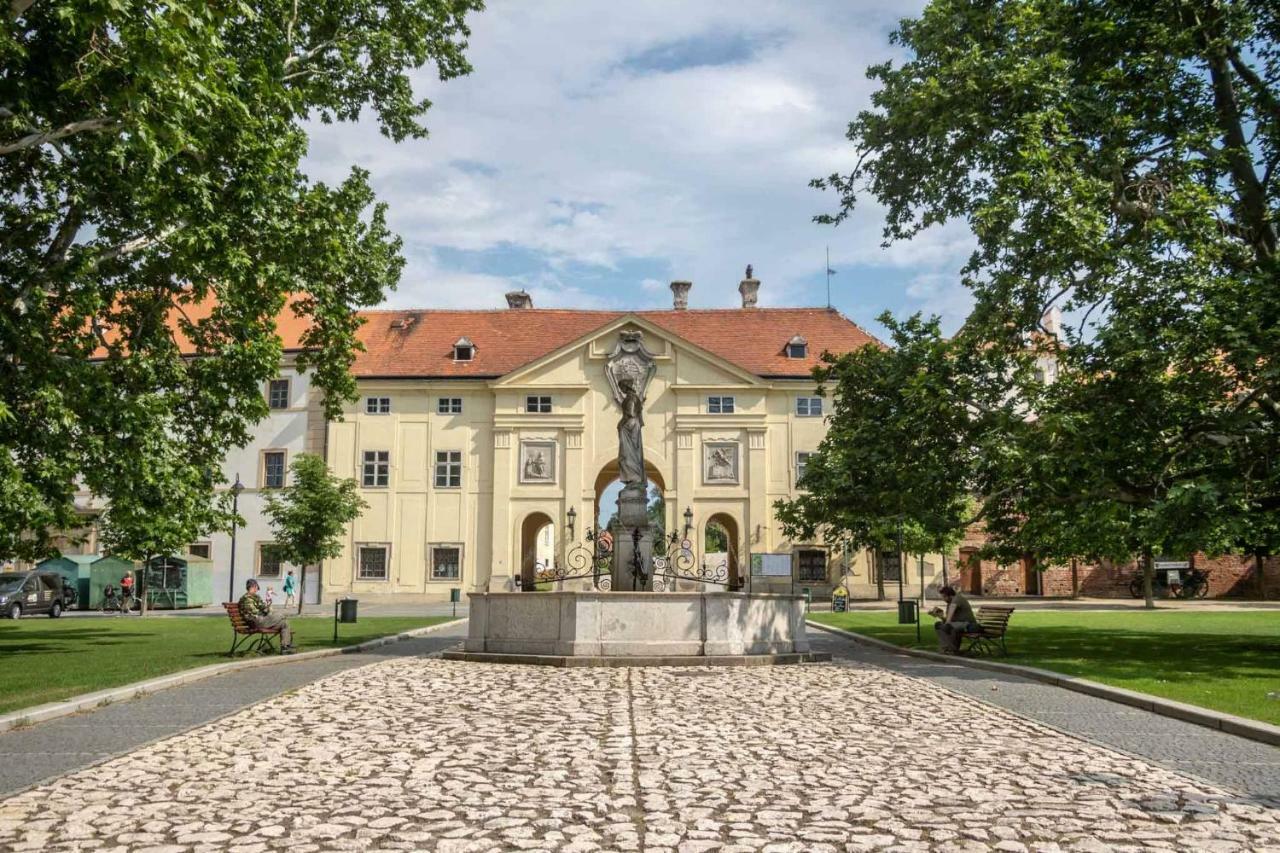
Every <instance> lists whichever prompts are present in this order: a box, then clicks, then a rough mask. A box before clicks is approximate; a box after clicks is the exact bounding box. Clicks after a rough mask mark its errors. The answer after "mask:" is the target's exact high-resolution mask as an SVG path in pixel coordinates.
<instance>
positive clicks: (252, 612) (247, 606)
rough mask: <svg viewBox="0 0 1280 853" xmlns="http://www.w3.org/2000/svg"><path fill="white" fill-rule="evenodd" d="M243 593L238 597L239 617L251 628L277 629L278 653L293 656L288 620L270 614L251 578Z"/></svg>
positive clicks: (269, 606) (275, 614)
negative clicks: (278, 633) (278, 637)
mask: <svg viewBox="0 0 1280 853" xmlns="http://www.w3.org/2000/svg"><path fill="white" fill-rule="evenodd" d="M244 588H245V593H244V595H242V596H240V615H241V616H243V617H244V621H246V622H248V623H249V626H250V627H252V628H279V629H280V653H281V654H284V655H288V654H293V630H292V629H291V628H290V627H289V620H288V619H286V618H285V616H284V614H283V613H272V612H271V605H270V604H267V603H266V602H265V601H263V600H262V598H261V597H259V595H258V582H257V581H256V580H254V579H253V578H249V580H247V581H245V584H244Z"/></svg>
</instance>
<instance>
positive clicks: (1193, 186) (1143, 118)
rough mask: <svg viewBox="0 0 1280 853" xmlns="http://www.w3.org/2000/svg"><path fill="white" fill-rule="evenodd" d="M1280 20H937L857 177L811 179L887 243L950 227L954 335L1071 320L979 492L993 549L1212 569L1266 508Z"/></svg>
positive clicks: (860, 144) (1024, 10)
mask: <svg viewBox="0 0 1280 853" xmlns="http://www.w3.org/2000/svg"><path fill="white" fill-rule="evenodd" d="M1278 36H1280V11H1278V10H1277V7H1276V6H1275V4H1273V3H1264V2H1258V1H1256V0H1239V2H1231V0H1197V2H1181V0H1180V1H1179V2H1174V0H1157V2H1151V3H1142V4H1134V3H1124V2H1119V0H1104V2H1097V3H1084V4H1082V3H1075V2H1070V0H1020V1H1019V2H1013V0H1011V1H1010V2H993V3H985V4H977V5H975V4H972V3H968V2H963V0H933V2H931V3H930V4H929V6H928V7H927V8H926V9H925V11H924V13H923V15H922V16H921V17H920V18H919V19H917V20H907V21H903V22H902V24H901V26H900V28H899V30H898V31H897V32H896V33H895V34H894V36H893V39H894V41H895V42H897V43H898V44H901V45H902V46H904V47H905V48H906V49H907V50H908V52H909V55H908V58H907V59H906V61H905V62H903V63H902V64H901V65H900V66H898V67H895V66H894V65H893V64H884V65H879V66H876V67H874V68H872V69H871V70H870V72H869V74H870V76H871V77H872V78H874V79H875V80H877V81H878V82H879V84H880V89H879V91H878V92H877V93H876V94H875V95H874V96H873V109H871V110H868V111H865V112H863V113H862V114H860V115H859V116H858V117H857V118H856V119H855V120H854V121H853V122H852V123H851V124H850V125H849V129H848V138H849V139H850V140H851V141H852V142H853V143H854V145H855V147H856V148H857V154H858V160H857V165H856V166H855V167H854V168H853V169H852V171H850V172H849V173H847V174H836V175H832V176H830V177H828V178H825V179H820V180H817V181H815V184H816V185H817V186H819V187H826V188H831V189H834V190H836V191H837V192H838V193H839V195H840V207H839V210H838V211H837V212H836V213H834V214H830V215H826V216H822V217H819V219H820V220H822V221H826V222H839V221H840V220H842V219H843V218H844V217H846V216H847V215H848V214H849V213H850V211H852V210H853V209H854V206H855V204H856V203H857V202H858V200H859V199H860V198H862V197H864V196H872V197H874V198H875V199H876V200H878V201H879V202H880V203H881V204H883V205H884V206H885V208H886V210H887V215H886V225H885V232H884V234H885V239H886V241H894V240H905V239H911V238H912V237H914V236H916V235H917V234H919V233H920V232H922V231H923V230H925V229H927V228H928V227H930V226H932V225H934V224H937V223H941V222H945V221H947V220H951V219H961V220H963V221H965V222H966V223H967V224H968V225H969V226H970V227H971V228H972V230H973V233H974V235H975V237H976V238H977V249H976V251H975V252H974V253H973V254H972V256H971V257H970V259H969V261H968V263H967V264H966V266H965V268H964V270H963V271H962V274H963V278H964V281H965V283H966V284H967V285H968V286H969V288H970V289H971V290H972V292H973V294H974V296H975V309H974V312H973V314H972V316H971V317H970V319H969V321H968V323H967V324H966V334H968V335H970V336H971V337H973V338H974V339H975V340H976V341H978V342H980V344H981V346H984V347H986V348H987V351H989V352H994V351H1003V352H1006V353H1010V354H1012V353H1014V352H1016V351H1018V350H1019V349H1023V348H1025V347H1026V346H1027V342H1028V338H1029V336H1030V335H1034V334H1043V333H1045V332H1047V331H1048V330H1047V329H1044V328H1043V327H1042V326H1040V318H1041V317H1042V316H1043V315H1044V313H1045V312H1046V310H1047V309H1048V308H1049V307H1050V306H1055V305H1057V306H1061V307H1062V308H1063V309H1064V310H1065V311H1066V312H1067V315H1068V316H1069V317H1073V318H1074V319H1073V320H1072V322H1071V323H1069V324H1068V325H1067V326H1066V327H1065V328H1064V331H1063V337H1062V339H1061V341H1060V343H1061V347H1060V348H1059V350H1058V352H1057V358H1058V362H1059V365H1060V370H1059V375H1058V377H1057V381H1056V382H1054V383H1053V384H1051V385H1047V384H1045V383H1033V382H1022V384H1021V385H1020V387H1019V388H1018V393H1019V395H1020V398H1021V399H1024V400H1026V401H1027V403H1028V406H1029V408H1030V409H1031V410H1034V411H1035V412H1036V414H1037V417H1036V419H1035V420H1034V422H1033V423H1034V428H1029V429H1027V430H1025V431H1021V432H1019V433H1018V436H1019V443H1016V444H1014V445H1013V446H1011V447H1010V448H1009V450H1008V452H1006V453H999V454H995V455H993V457H992V458H991V459H989V460H987V461H986V463H985V468H984V470H983V471H981V472H980V473H979V477H978V479H979V483H978V485H979V487H980V489H981V493H983V494H985V495H987V497H988V500H987V505H986V506H985V507H984V509H985V510H986V518H987V522H988V529H989V530H991V531H992V533H993V536H994V538H995V540H996V544H997V545H998V546H999V547H1001V548H1003V549H1005V550H1006V551H1013V550H1019V549H1023V550H1029V551H1031V552H1032V553H1035V554H1037V555H1047V554H1054V553H1057V554H1062V555H1065V554H1066V553H1067V552H1068V551H1075V553H1081V554H1090V553H1092V554H1104V555H1105V554H1110V555H1114V556H1121V555H1126V554H1128V555H1134V554H1137V555H1142V556H1144V563H1145V564H1146V566H1147V574H1148V581H1149V575H1150V564H1151V552H1152V551H1153V550H1157V549H1159V548H1162V547H1198V548H1204V549H1212V548H1217V547H1224V546H1223V544H1222V543H1223V542H1225V541H1227V540H1228V539H1229V536H1228V535H1227V533H1226V531H1228V530H1229V529H1232V528H1237V529H1238V528H1239V527H1241V526H1242V525H1243V524H1246V523H1247V520H1246V518H1245V516H1247V515H1249V514H1257V513H1264V514H1268V515H1274V514H1275V513H1276V512H1277V511H1278V510H1280V468H1277V467H1276V466H1275V465H1274V464H1273V463H1272V462H1271V460H1273V459H1275V458H1276V454H1277V451H1280V402H1278V400H1280V398H1278V397H1277V393H1278V392H1280V365H1278V364H1277V353H1280V299H1277V298H1276V297H1277V294H1278V291H1277V286H1276V285H1277V281H1280V276H1278V275H1277V273H1278V272H1280V270H1278V269H1277V259H1276V238H1277V225H1276V223H1277V211H1278V208H1280V204H1278V200H1277V192H1276V181H1277V180H1280V175H1277V166H1278V165H1280V51H1278V49H1277V41H1278Z"/></svg>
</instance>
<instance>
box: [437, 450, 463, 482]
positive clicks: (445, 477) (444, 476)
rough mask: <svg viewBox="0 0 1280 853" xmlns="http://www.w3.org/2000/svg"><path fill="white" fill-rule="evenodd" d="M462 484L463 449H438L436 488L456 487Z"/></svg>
mask: <svg viewBox="0 0 1280 853" xmlns="http://www.w3.org/2000/svg"><path fill="white" fill-rule="evenodd" d="M461 485H462V451H461V450H437V451H436V488H437V489H456V488H458V487H459V486H461Z"/></svg>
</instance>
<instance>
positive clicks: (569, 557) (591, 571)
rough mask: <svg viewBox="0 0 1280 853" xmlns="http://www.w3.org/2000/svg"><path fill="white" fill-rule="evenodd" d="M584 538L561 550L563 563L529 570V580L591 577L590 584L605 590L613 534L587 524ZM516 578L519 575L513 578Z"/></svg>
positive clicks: (609, 578) (608, 585) (609, 583)
mask: <svg viewBox="0 0 1280 853" xmlns="http://www.w3.org/2000/svg"><path fill="white" fill-rule="evenodd" d="M585 536H586V541H585V542H575V543H574V544H573V545H572V546H571V547H570V548H569V550H568V551H566V552H565V558H564V565H562V566H561V565H555V566H549V567H546V568H542V569H538V570H536V571H535V572H534V573H533V583H534V585H535V589H536V585H537V584H543V583H559V582H561V581H571V580H580V579H585V578H590V579H591V585H592V587H593V588H595V589H598V590H601V591H604V592H607V591H608V590H609V589H611V588H612V586H613V577H612V574H611V567H612V565H613V536H612V535H611V534H610V533H609V531H608V530H601V529H600V528H596V527H588V528H587V531H586V534H585ZM517 580H519V579H517Z"/></svg>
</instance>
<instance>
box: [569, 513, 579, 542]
mask: <svg viewBox="0 0 1280 853" xmlns="http://www.w3.org/2000/svg"><path fill="white" fill-rule="evenodd" d="M577 522H578V510H577V509H576V508H574V507H569V540H570V541H572V540H573V530H574V527H576V526H577Z"/></svg>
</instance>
